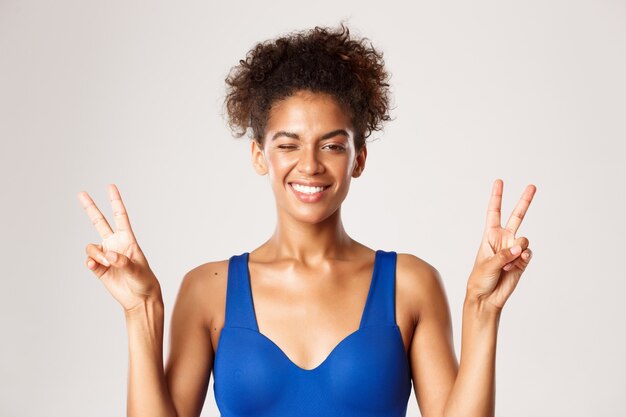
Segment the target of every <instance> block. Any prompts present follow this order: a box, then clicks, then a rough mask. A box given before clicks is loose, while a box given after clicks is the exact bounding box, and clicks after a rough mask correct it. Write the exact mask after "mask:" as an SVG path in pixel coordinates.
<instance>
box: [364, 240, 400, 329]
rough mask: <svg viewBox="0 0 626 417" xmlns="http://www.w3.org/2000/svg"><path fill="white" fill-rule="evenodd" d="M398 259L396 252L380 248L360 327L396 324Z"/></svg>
mask: <svg viewBox="0 0 626 417" xmlns="http://www.w3.org/2000/svg"><path fill="white" fill-rule="evenodd" d="M396 259H397V253H396V252H394V251H389V252H387V251H383V250H380V253H379V258H378V264H377V265H375V270H374V275H373V277H372V279H373V280H374V281H373V282H372V284H373V285H372V288H371V291H372V293H371V294H370V295H369V297H370V298H369V299H368V303H367V305H366V307H365V311H364V312H363V319H362V321H361V326H360V327H367V326H376V325H378V326H381V325H383V326H384V325H395V324H396V302H395V291H396V288H395V284H396Z"/></svg>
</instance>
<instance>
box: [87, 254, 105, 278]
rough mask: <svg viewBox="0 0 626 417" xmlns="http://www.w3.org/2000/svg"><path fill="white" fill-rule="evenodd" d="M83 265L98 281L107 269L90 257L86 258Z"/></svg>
mask: <svg viewBox="0 0 626 417" xmlns="http://www.w3.org/2000/svg"><path fill="white" fill-rule="evenodd" d="M85 265H87V268H89V269H90V270H91V272H93V273H94V274H95V275H96V277H98V279H100V278H102V275H104V273H105V272H106V271H107V270H108V269H109V268H108V267H106V266H104V265H102V264H101V263H98V262H97V261H96V260H95V259H93V258H92V257H91V256H87V259H86V260H85Z"/></svg>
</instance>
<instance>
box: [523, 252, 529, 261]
mask: <svg viewBox="0 0 626 417" xmlns="http://www.w3.org/2000/svg"><path fill="white" fill-rule="evenodd" d="M522 257H523V258H524V259H530V253H528V252H526V253H524V254H523V255H522Z"/></svg>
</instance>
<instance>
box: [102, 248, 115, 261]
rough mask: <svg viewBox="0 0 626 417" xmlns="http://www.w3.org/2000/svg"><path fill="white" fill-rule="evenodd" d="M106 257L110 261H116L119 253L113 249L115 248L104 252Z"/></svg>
mask: <svg viewBox="0 0 626 417" xmlns="http://www.w3.org/2000/svg"><path fill="white" fill-rule="evenodd" d="M104 257H105V258H106V259H107V260H108V261H109V262H115V261H116V260H117V253H116V252H115V251H113V250H111V251H107V253H105V254H104Z"/></svg>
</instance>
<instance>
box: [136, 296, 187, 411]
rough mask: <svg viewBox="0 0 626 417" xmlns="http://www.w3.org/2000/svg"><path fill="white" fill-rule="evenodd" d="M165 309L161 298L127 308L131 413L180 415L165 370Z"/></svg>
mask: <svg viewBox="0 0 626 417" xmlns="http://www.w3.org/2000/svg"><path fill="white" fill-rule="evenodd" d="M163 311H164V308H163V301H162V300H161V299H158V300H152V301H147V302H146V303H145V304H143V305H141V306H138V307H137V308H135V309H133V310H131V311H127V312H125V316H126V325H127V330H128V354H129V360H128V403H127V416H128V417H139V416H155V417H178V416H177V414H176V409H175V408H174V404H173V402H172V399H171V397H170V394H169V391H168V387H167V384H166V382H165V374H164V370H163Z"/></svg>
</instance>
